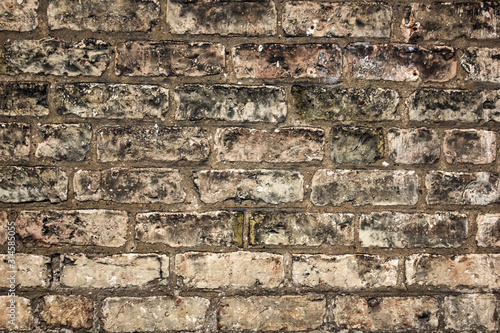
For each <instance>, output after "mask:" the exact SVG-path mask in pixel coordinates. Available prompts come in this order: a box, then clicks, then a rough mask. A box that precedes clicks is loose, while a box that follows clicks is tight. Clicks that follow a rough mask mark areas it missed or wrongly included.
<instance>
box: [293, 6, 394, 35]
mask: <svg viewBox="0 0 500 333" xmlns="http://www.w3.org/2000/svg"><path fill="white" fill-rule="evenodd" d="M283 11H284V13H283V29H284V31H285V34H286V35H288V36H313V37H380V38H389V37H390V35H391V19H392V9H391V7H390V6H388V5H386V4H384V3H381V2H375V3H352V2H351V3H349V2H333V3H331V2H319V3H318V2H313V1H293V2H292V1H289V2H287V3H285V7H284V9H283Z"/></svg>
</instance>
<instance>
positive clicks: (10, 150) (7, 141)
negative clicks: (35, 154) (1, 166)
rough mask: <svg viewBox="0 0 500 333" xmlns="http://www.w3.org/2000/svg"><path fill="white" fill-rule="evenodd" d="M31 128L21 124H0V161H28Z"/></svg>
mask: <svg viewBox="0 0 500 333" xmlns="http://www.w3.org/2000/svg"><path fill="white" fill-rule="evenodd" d="M30 137H31V127H30V125H29V124H23V123H0V161H20V160H23V161H26V160H29V153H30V146H31V140H30Z"/></svg>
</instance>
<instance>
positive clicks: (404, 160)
mask: <svg viewBox="0 0 500 333" xmlns="http://www.w3.org/2000/svg"><path fill="white" fill-rule="evenodd" d="M387 141H388V142H389V147H388V148H389V158H390V159H391V160H393V161H394V163H400V164H422V163H423V164H431V163H435V162H437V161H438V159H439V155H440V146H441V145H440V140H439V136H438V133H437V132H436V131H435V130H432V129H428V128H423V127H422V128H409V129H404V128H390V129H389V130H388V131H387Z"/></svg>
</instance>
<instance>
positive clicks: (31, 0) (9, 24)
mask: <svg viewBox="0 0 500 333" xmlns="http://www.w3.org/2000/svg"><path fill="white" fill-rule="evenodd" d="M37 11H38V1H37V0H23V1H13V0H7V1H3V2H2V7H1V8H0V30H6V31H19V32H25V31H33V30H35V29H36V28H37V27H38V15H37Z"/></svg>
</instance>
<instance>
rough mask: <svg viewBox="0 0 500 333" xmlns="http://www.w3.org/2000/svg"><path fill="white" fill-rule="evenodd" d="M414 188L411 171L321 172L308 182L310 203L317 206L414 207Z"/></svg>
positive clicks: (415, 184)
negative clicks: (309, 183)
mask: <svg viewBox="0 0 500 333" xmlns="http://www.w3.org/2000/svg"><path fill="white" fill-rule="evenodd" d="M417 186H418V178H417V175H416V174H415V172H414V171H404V170H393V171H386V170H369V171H366V170H359V171H357V170H324V169H322V170H318V171H317V172H316V173H315V174H314V177H313V179H312V192H311V201H312V203H313V204H315V205H318V206H326V205H333V206H338V205H341V204H342V203H345V202H349V203H351V204H352V205H355V206H361V205H375V206H380V205H415V204H416V203H417V200H418V193H417Z"/></svg>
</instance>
